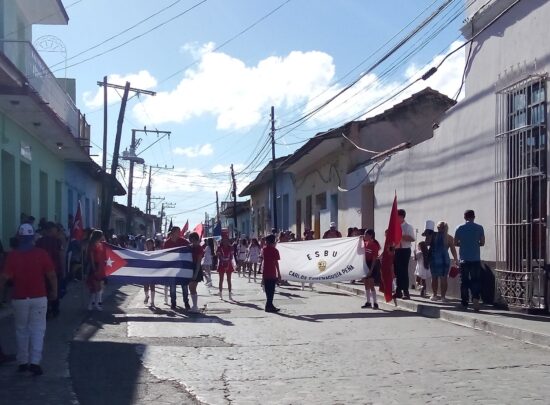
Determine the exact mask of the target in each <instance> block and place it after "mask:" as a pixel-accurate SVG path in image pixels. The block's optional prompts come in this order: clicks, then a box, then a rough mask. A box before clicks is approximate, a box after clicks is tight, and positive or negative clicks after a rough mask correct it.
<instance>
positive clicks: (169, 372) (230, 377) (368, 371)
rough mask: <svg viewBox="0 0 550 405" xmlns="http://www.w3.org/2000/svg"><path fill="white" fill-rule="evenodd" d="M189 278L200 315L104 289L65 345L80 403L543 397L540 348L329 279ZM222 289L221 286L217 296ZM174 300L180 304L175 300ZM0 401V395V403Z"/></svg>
mask: <svg viewBox="0 0 550 405" xmlns="http://www.w3.org/2000/svg"><path fill="white" fill-rule="evenodd" d="M216 293H217V291H216V290H215V289H211V290H208V289H207V288H206V287H205V286H204V285H201V287H200V297H199V304H200V306H201V307H202V313H201V314H197V315H195V314H189V313H186V312H185V311H183V310H180V311H177V312H174V311H171V310H169V307H167V306H164V305H163V297H162V293H161V289H160V288H158V296H157V300H156V301H157V306H158V308H157V309H150V308H148V307H147V306H145V305H144V303H143V292H142V291H141V290H140V289H139V288H138V287H137V286H125V287H122V288H120V289H117V290H115V291H113V295H112V296H111V297H110V299H108V300H107V304H106V310H105V311H104V312H103V313H92V315H91V316H90V317H88V318H87V319H86V320H85V322H84V324H83V325H82V326H81V327H80V328H79V330H78V332H77V334H76V336H75V338H74V340H73V341H72V342H71V346H70V356H69V363H70V374H71V378H72V389H73V390H74V393H75V395H76V398H77V400H78V402H80V403H81V404H90V405H101V404H117V405H125V404H195V403H207V404H369V403H373V404H431V403H434V404H435V403H436V404H438V405H441V404H470V403H480V404H518V403H529V404H531V403H535V404H536V403H541V404H547V403H549V399H548V398H549V394H550V393H549V391H548V375H550V352H549V351H548V350H547V349H543V348H539V347H536V346H532V345H528V344H524V343H520V342H517V341H513V340H509V339H505V338H500V337H498V336H494V335H490V334H487V333H484V332H480V331H476V330H472V329H468V328H464V327H460V326H456V325H453V324H450V323H446V322H443V321H439V320H436V319H427V318H423V317H420V316H417V315H416V314H414V313H411V312H407V311H402V310H396V309H394V308H393V307H391V306H382V307H381V308H382V309H381V310H378V311H375V310H364V309H361V308H360V306H361V304H362V303H363V301H362V299H361V298H358V297H355V296H348V295H346V294H344V293H341V292H336V291H335V290H333V289H331V288H328V287H321V286H319V287H316V290H315V291H309V290H308V289H306V291H302V290H301V289H300V287H299V286H297V285H295V286H291V287H285V288H280V289H278V294H277V295H276V302H275V304H276V305H277V306H279V307H281V308H282V311H281V313H279V314H269V313H265V312H264V311H263V305H264V295H263V293H262V291H261V288H260V285H259V283H256V284H255V283H253V282H252V283H248V282H247V280H244V279H239V278H235V279H234V299H235V300H234V301H233V302H229V301H227V300H223V301H222V300H220V298H219V297H218V296H217V295H215V294H216ZM226 296H227V294H226ZM181 303H182V302H181V299H180V304H181ZM0 402H1V400H0Z"/></svg>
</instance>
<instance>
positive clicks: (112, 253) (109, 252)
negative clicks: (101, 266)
mask: <svg viewBox="0 0 550 405" xmlns="http://www.w3.org/2000/svg"><path fill="white" fill-rule="evenodd" d="M103 246H104V247H105V257H106V258H107V259H106V260H105V275H106V276H110V275H111V274H113V273H114V272H116V271H117V270H118V269H120V268H121V267H124V266H126V265H127V264H128V262H126V260H124V259H123V258H122V257H120V256H119V255H118V254H117V252H116V250H113V249H111V247H110V246H109V245H107V244H103Z"/></svg>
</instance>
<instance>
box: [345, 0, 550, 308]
mask: <svg viewBox="0 0 550 405" xmlns="http://www.w3.org/2000/svg"><path fill="white" fill-rule="evenodd" d="M469 10H470V11H471V14H470V15H469V16H468V18H467V20H466V23H465V25H464V27H463V29H462V32H463V35H464V37H465V39H466V40H471V42H470V43H469V44H468V45H467V48H466V50H465V54H466V55H467V56H466V57H467V59H466V70H465V83H464V88H465V97H464V99H463V100H461V101H460V102H459V103H458V104H457V105H456V106H454V107H453V108H451V109H450V110H449V111H448V112H447V113H446V114H445V115H444V116H443V117H442V118H441V119H440V121H439V124H438V128H437V129H436V130H435V131H434V136H433V137H431V138H430V139H428V140H426V141H425V142H422V143H421V144H419V145H417V146H415V147H412V148H410V149H407V150H405V151H402V152H399V153H398V154H396V155H395V156H393V157H392V158H391V159H390V160H388V161H387V162H385V164H384V165H383V166H379V167H377V168H374V164H370V165H367V166H366V167H363V168H360V169H359V170H358V171H357V172H356V173H355V174H356V176H357V177H358V178H359V177H364V176H366V174H367V173H368V172H370V173H369V174H368V180H367V185H368V187H373V188H374V194H375V196H376V201H375V210H374V225H375V226H376V228H377V230H378V232H383V231H384V226H386V223H387V221H388V213H389V210H390V206H391V203H392V199H393V196H394V192H395V191H396V192H397V197H398V202H399V206H400V208H404V209H406V210H407V213H408V214H407V218H408V221H409V222H410V223H412V224H413V225H414V226H415V227H416V228H417V229H418V230H419V232H421V228H422V226H423V224H424V221H425V220H426V219H433V220H436V221H437V220H440V219H441V220H445V221H447V222H448V223H449V225H450V230H451V232H453V231H454V229H455V227H456V226H457V225H459V224H461V223H462V222H463V213H464V210H465V209H473V210H475V212H476V222H479V223H481V224H482V225H483V226H484V228H485V235H486V244H485V246H484V247H483V248H482V260H484V261H485V262H486V263H488V264H489V265H490V266H491V267H492V268H493V270H494V273H495V276H496V286H497V299H498V300H500V301H501V302H502V303H504V304H507V305H508V306H510V307H515V308H522V309H527V310H532V309H546V310H548V300H549V286H548V284H549V281H548V280H549V277H548V274H549V273H548V272H549V267H548V260H549V257H548V255H549V248H548V241H550V238H549V237H548V227H547V219H548V212H549V198H548V174H549V169H548V152H549V150H548V128H547V126H548V111H547V97H548V96H547V86H548V72H549V70H550V58H549V57H548V55H549V53H550V43H549V42H548V40H547V37H548V29H547V28H546V24H545V23H544V22H545V21H548V20H549V19H550V2H548V1H545V0H532V1H520V2H517V1H513V0H498V1H496V0H495V1H492V2H491V1H490V2H487V1H481V0H480V1H477V2H475V3H474V5H473V6H472V7H470V8H469ZM457 90H458V89H457Z"/></svg>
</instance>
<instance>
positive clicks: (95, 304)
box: [86, 229, 107, 311]
mask: <svg viewBox="0 0 550 405" xmlns="http://www.w3.org/2000/svg"><path fill="white" fill-rule="evenodd" d="M104 240H105V238H104V237H103V232H102V231H100V230H99V229H95V230H94V231H93V232H92V235H91V236H90V243H89V245H88V264H89V272H88V278H87V280H86V284H87V285H88V289H89V290H90V302H89V303H88V311H91V310H93V309H97V310H98V311H103V302H102V301H103V300H102V295H103V280H104V279H105V265H106V264H105V262H106V261H107V254H106V252H105V247H104V246H103V241H104Z"/></svg>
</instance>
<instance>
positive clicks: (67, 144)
mask: <svg viewBox="0 0 550 405" xmlns="http://www.w3.org/2000/svg"><path fill="white" fill-rule="evenodd" d="M0 21H1V22H2V24H0V35H1V36H2V39H1V40H0V139H1V142H0V184H1V187H0V201H1V206H0V217H1V220H2V223H1V230H0V231H1V234H0V237H1V238H2V240H3V241H6V240H7V238H9V237H10V236H12V235H13V234H14V233H15V231H16V229H17V226H18V225H19V221H20V218H21V217H22V216H28V215H32V216H34V217H36V218H37V219H38V218H46V219H48V220H53V221H57V222H61V223H63V224H64V225H65V226H66V225H67V222H68V217H69V214H73V215H74V213H75V212H76V206H77V202H78V201H79V200H80V201H81V203H82V209H83V217H84V222H85V225H87V226H97V225H98V223H97V217H98V209H99V207H98V204H99V199H98V197H99V184H100V182H101V179H102V177H103V176H104V173H103V172H102V171H101V169H100V168H99V167H98V166H97V165H96V164H95V163H94V162H93V161H92V160H91V158H90V156H89V147H90V143H89V142H90V128H89V125H88V124H87V123H86V119H85V117H84V116H83V115H82V114H81V113H80V111H79V110H78V108H77V107H76V106H75V103H74V81H71V80H58V79H57V78H56V77H55V76H54V75H53V73H52V72H51V71H50V69H49V68H48V66H47V65H46V63H45V62H44V61H43V60H42V58H41V57H40V55H39V53H38V51H37V50H36V49H35V47H34V46H33V42H32V41H33V38H32V26H33V25H34V24H53V25H66V24H67V23H68V16H67V13H66V11H65V9H64V7H63V5H62V3H61V2H60V1H58V0H12V1H3V2H0ZM70 93H73V94H70ZM117 193H118V194H124V190H123V189H121V188H119V190H117Z"/></svg>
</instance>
